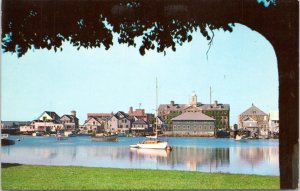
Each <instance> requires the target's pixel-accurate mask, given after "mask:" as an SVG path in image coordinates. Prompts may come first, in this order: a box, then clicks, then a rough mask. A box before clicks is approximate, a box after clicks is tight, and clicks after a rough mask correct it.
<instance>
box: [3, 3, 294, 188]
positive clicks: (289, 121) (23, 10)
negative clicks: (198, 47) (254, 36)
mask: <svg viewBox="0 0 300 191" xmlns="http://www.w3.org/2000/svg"><path fill="white" fill-rule="evenodd" d="M298 12H299V5H298V2H297V1H296V0H278V1H275V0H273V1H271V4H270V6H269V7H267V8H266V7H265V6H263V5H262V4H259V3H257V1H256V0H232V1H230V0H210V1H208V0H151V1H146V0H144V1H123V0H110V1H108V0H93V1H86V0H29V1H28V0H3V1H2V30H3V31H2V49H3V51H4V52H14V53H17V55H18V56H19V57H21V56H23V55H24V54H26V53H27V52H28V50H29V49H43V48H47V49H49V50H50V49H52V48H53V50H54V51H57V50H62V42H63V41H69V42H70V43H71V44H72V45H73V46H75V47H77V48H78V49H80V48H97V47H102V46H104V48H105V49H109V48H110V47H111V46H113V36H114V35H117V36H118V43H120V44H127V45H128V46H136V45H137V43H136V40H137V37H141V38H142V43H141V45H140V46H139V47H138V50H139V52H140V54H141V55H144V54H145V53H146V52H147V51H149V50H155V51H157V52H158V53H166V50H167V49H168V48H169V49H172V50H173V51H176V47H177V46H178V45H183V44H184V43H186V42H190V41H191V40H192V33H193V32H194V31H199V32H200V33H201V34H202V35H203V36H204V37H206V38H207V40H208V43H209V44H210V45H211V43H212V40H213V37H214V32H213V31H214V30H216V29H223V30H224V31H232V30H233V29H234V24H235V23H241V24H244V25H246V26H248V27H250V28H251V29H253V30H255V31H257V32H259V33H261V34H262V35H263V36H265V37H266V39H267V40H269V41H270V43H271V44H272V45H273V47H274V49H275V52H276V55H277V60H278V71H279V91H280V94H279V106H280V123H281V127H282V129H281V131H280V175H281V178H280V183H281V188H296V187H297V186H298V161H299V159H298V149H299V146H298V134H299V130H298V116H299V110H298V106H299V100H298V97H299V92H298V86H299V82H298V77H299V72H298V61H299V57H298V56H299V55H298V41H299V35H298V17H299V15H298V14H299V13H298ZM204 51H206V50H204Z"/></svg>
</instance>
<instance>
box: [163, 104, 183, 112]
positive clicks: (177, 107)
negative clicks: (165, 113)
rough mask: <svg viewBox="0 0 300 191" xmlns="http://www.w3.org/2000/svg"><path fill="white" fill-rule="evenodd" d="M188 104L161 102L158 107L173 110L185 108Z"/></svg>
mask: <svg viewBox="0 0 300 191" xmlns="http://www.w3.org/2000/svg"><path fill="white" fill-rule="evenodd" d="M186 106H187V105H186V104H173V105H172V104H160V105H159V107H158V110H172V111H174V110H175V111H177V110H182V109H183V108H185V107H186Z"/></svg>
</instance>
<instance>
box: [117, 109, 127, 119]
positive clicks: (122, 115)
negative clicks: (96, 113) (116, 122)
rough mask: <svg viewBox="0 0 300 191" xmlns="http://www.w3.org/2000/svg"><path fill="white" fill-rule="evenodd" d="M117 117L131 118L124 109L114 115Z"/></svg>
mask: <svg viewBox="0 0 300 191" xmlns="http://www.w3.org/2000/svg"><path fill="white" fill-rule="evenodd" d="M114 116H115V117H116V118H117V119H123V118H126V119H128V120H129V115H128V114H127V113H125V112H123V111H118V112H117V113H116V114H115V115H114Z"/></svg>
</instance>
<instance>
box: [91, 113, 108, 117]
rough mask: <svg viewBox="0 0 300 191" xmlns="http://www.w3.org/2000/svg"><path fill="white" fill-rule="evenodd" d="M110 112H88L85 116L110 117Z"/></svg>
mask: <svg viewBox="0 0 300 191" xmlns="http://www.w3.org/2000/svg"><path fill="white" fill-rule="evenodd" d="M112 115H113V114H112V113H88V114H87V117H88V118H89V117H111V116H112Z"/></svg>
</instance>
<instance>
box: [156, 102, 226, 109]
mask: <svg viewBox="0 0 300 191" xmlns="http://www.w3.org/2000/svg"><path fill="white" fill-rule="evenodd" d="M190 107H194V106H192V105H190V104H174V105H172V104H160V105H159V107H158V110H159V111H161V110H170V111H182V110H184V109H188V108H190ZM196 108H198V109H200V110H211V109H214V110H229V109H230V105H229V104H222V103H217V104H202V103H198V104H197V107H196Z"/></svg>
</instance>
